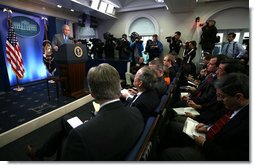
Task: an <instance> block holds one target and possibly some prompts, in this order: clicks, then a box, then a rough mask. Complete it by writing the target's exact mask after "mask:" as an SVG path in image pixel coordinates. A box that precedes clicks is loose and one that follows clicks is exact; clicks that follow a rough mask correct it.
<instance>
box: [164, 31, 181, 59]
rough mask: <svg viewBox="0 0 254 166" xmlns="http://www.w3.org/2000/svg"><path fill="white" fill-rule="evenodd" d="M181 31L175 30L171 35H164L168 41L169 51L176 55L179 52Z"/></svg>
mask: <svg viewBox="0 0 254 166" xmlns="http://www.w3.org/2000/svg"><path fill="white" fill-rule="evenodd" d="M180 37H181V32H179V31H177V32H175V35H174V36H173V37H171V36H168V37H166V39H167V42H168V43H169V53H171V54H174V55H178V54H179V52H180V48H181V46H182V41H181V40H180Z"/></svg>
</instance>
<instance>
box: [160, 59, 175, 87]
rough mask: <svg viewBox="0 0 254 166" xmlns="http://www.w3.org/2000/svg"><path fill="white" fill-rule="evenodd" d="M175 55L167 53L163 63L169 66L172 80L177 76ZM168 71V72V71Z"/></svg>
mask: <svg viewBox="0 0 254 166" xmlns="http://www.w3.org/2000/svg"><path fill="white" fill-rule="evenodd" d="M174 63H175V56H174V55H171V54H167V55H165V56H164V58H163V65H164V66H165V67H166V68H168V73H169V75H168V76H169V78H170V82H172V81H173V79H174V78H175V76H176V70H175V66H174ZM166 73H167V72H166Z"/></svg>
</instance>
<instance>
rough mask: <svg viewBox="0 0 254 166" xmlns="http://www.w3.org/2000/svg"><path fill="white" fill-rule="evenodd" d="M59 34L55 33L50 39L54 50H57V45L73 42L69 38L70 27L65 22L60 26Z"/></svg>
mask: <svg viewBox="0 0 254 166" xmlns="http://www.w3.org/2000/svg"><path fill="white" fill-rule="evenodd" d="M62 32H63V33H61V34H55V35H54V37H53V41H52V46H53V49H54V50H55V51H58V47H59V46H60V45H62V44H67V43H72V44H74V41H73V40H71V39H70V32H71V30H70V27H69V25H67V24H65V25H63V27H62Z"/></svg>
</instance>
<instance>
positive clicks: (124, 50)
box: [116, 34, 131, 59]
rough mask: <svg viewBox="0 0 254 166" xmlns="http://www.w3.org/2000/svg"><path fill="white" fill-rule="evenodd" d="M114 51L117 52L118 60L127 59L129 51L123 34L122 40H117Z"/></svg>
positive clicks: (127, 42) (128, 45)
mask: <svg viewBox="0 0 254 166" xmlns="http://www.w3.org/2000/svg"><path fill="white" fill-rule="evenodd" d="M116 49H117V50H118V51H119V59H129V57H130V51H131V50H130V42H129V41H128V39H127V35H126V34H123V35H122V38H121V39H120V40H118V42H117V46H116Z"/></svg>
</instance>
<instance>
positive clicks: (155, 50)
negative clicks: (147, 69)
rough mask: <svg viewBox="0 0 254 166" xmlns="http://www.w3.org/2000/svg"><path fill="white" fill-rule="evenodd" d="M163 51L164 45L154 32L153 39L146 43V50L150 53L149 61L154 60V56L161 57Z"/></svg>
mask: <svg viewBox="0 0 254 166" xmlns="http://www.w3.org/2000/svg"><path fill="white" fill-rule="evenodd" d="M148 41H149V40H148ZM162 51H163V45H162V43H161V42H160V41H159V40H158V35H157V34H153V36H152V41H150V42H147V45H146V52H147V53H148V54H149V61H151V60H154V58H156V57H158V58H159V57H160V55H161V53H162Z"/></svg>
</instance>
